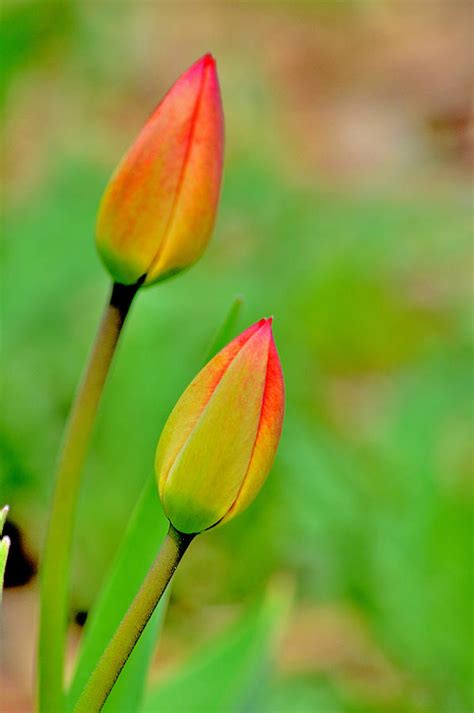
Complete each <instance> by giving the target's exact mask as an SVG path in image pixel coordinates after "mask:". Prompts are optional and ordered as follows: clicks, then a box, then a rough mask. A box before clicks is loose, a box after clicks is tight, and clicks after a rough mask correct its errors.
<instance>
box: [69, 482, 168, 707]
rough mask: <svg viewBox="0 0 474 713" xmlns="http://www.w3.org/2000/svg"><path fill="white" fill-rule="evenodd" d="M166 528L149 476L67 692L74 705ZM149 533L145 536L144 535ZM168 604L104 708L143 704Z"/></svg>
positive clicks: (160, 609)
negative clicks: (148, 672)
mask: <svg viewBox="0 0 474 713" xmlns="http://www.w3.org/2000/svg"><path fill="white" fill-rule="evenodd" d="M166 527H167V521H166V519H165V517H164V515H163V513H162V510H161V506H160V503H159V499H158V492H157V488H156V484H155V480H154V478H152V477H150V478H149V480H148V481H147V483H146V485H145V487H144V489H143V492H142V495H141V497H140V500H139V502H138V504H137V506H136V508H135V511H134V514H133V515H132V519H131V521H130V524H129V526H128V529H127V532H126V534H125V536H124V539H123V542H122V545H121V547H120V550H119V552H118V555H117V558H116V560H115V563H114V564H113V565H112V569H111V572H110V575H109V577H108V579H107V581H106V583H105V586H104V588H103V590H102V592H101V594H100V596H99V599H98V600H97V602H96V604H95V606H94V607H93V609H92V611H91V613H90V617H89V619H88V621H87V624H86V627H85V632H84V638H83V642H82V646H81V650H80V653H79V659H78V662H77V667H76V671H75V674H74V678H73V680H72V683H71V687H70V690H69V694H68V704H69V705H70V707H73V706H74V704H75V702H76V701H77V699H78V697H79V695H80V693H81V691H82V689H83V687H84V685H85V684H86V682H87V680H88V678H89V676H90V674H91V673H92V671H93V669H94V667H95V665H96V663H97V660H98V659H99V658H100V656H101V654H102V653H103V651H104V649H105V648H106V646H107V644H108V642H109V640H110V638H111V637H112V635H113V633H114V632H115V630H116V628H117V626H118V625H119V623H120V621H121V619H122V617H123V615H124V614H125V612H126V611H127V609H128V607H129V605H130V603H131V601H132V599H133V597H134V596H135V594H136V592H137V591H138V589H139V587H140V585H141V583H142V581H143V579H144V577H145V575H146V573H147V572H148V570H149V568H150V566H151V564H152V562H153V560H154V558H155V555H156V552H157V550H158V547H159V545H160V542H161V540H162V539H163V537H164V536H165V533H166ZM144 533H146V537H144V536H143V534H144ZM165 608H166V600H165V599H163V600H162V601H161V602H160V604H159V605H158V607H157V609H156V611H155V613H154V614H153V616H152V618H151V619H150V621H149V623H148V625H147V626H146V628H145V631H144V632H143V634H142V636H141V638H140V641H139V643H138V644H137V646H136V647H135V650H134V652H133V654H132V655H131V656H130V659H129V660H128V662H127V663H126V665H125V667H124V669H123V671H122V673H121V675H120V677H119V679H118V681H117V684H116V685H115V687H114V690H113V692H112V694H111V695H110V698H109V700H108V702H107V704H106V706H105V708H104V710H106V711H108V712H109V713H110V712H111V711H127V713H130V712H131V711H133V710H136V708H137V706H138V705H139V704H140V697H141V695H142V691H143V687H144V684H145V678H146V673H147V669H148V664H149V661H150V658H151V655H152V651H153V645H154V643H155V640H156V635H157V631H158V628H159V624H160V621H161V619H162V616H163V612H164V610H165Z"/></svg>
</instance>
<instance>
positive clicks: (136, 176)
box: [96, 54, 224, 285]
mask: <svg viewBox="0 0 474 713" xmlns="http://www.w3.org/2000/svg"><path fill="white" fill-rule="evenodd" d="M223 145H224V120H223V114H222V103H221V96H220V90H219V82H218V79H217V72H216V66H215V62H214V59H213V58H212V56H211V55H209V54H207V55H205V56H204V57H202V58H201V59H200V60H198V61H197V62H196V63H195V64H193V65H192V67H190V69H188V71H187V72H185V73H184V74H183V75H182V76H181V77H180V78H179V79H178V81H177V82H176V83H175V84H174V85H173V86H172V87H171V89H170V90H169V91H168V93H167V94H166V96H165V97H164V99H163V100H162V101H161V103H160V104H159V105H158V106H157V108H156V109H155V111H154V112H153V114H152V115H151V117H150V118H149V119H148V121H147V123H146V124H145V126H144V127H143V129H142V131H141V132H140V134H139V135H138V138H137V139H136V141H135V143H134V144H133V145H132V146H131V148H130V149H129V151H128V153H127V154H126V155H125V157H124V158H123V159H122V161H121V163H120V164H119V166H118V168H117V170H116V171H115V173H114V175H113V176H112V178H111V180H110V182H109V184H108V186H107V188H106V190H105V193H104V196H103V198H102V202H101V205H100V208H99V215H98V220H97V231H96V235H97V248H98V251H99V253H100V255H101V257H102V259H103V261H104V262H105V265H106V266H107V268H108V270H109V271H110V273H111V274H112V277H113V278H114V280H115V281H116V282H121V283H123V284H125V285H128V284H133V283H135V282H137V281H138V280H139V279H142V280H143V281H144V283H145V284H151V283H153V282H157V281H158V280H162V279H164V278H165V277H168V276H169V275H171V274H174V273H176V272H179V271H180V270H182V269H184V268H186V267H188V266H189V265H191V264H192V263H194V262H195V261H196V260H197V259H198V258H199V257H200V256H201V255H202V253H203V252H204V250H205V247H206V245H207V243H208V241H209V238H210V236H211V233H212V229H213V225H214V220H215V216H216V210H217V203H218V199H219V191H220V185H221V177H222V157H223Z"/></svg>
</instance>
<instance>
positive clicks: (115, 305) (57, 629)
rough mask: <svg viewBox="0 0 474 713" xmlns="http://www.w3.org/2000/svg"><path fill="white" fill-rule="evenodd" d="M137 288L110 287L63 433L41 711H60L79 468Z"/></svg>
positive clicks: (41, 656)
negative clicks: (107, 299)
mask: <svg viewBox="0 0 474 713" xmlns="http://www.w3.org/2000/svg"><path fill="white" fill-rule="evenodd" d="M139 286H140V283H137V284H135V285H129V286H126V285H120V284H117V283H115V284H114V285H113V287H112V293H111V296H110V300H109V301H108V303H107V306H106V309H105V312H104V315H103V317H102V321H101V323H100V326H99V330H98V332H97V336H96V340H95V343H94V346H93V348H92V351H91V354H90V357H89V361H88V364H87V366H86V369H85V372H84V375H83V378H82V381H81V383H80V385H79V388H78V390H77V393H76V398H75V400H74V403H73V406H72V408H71V412H70V415H69V420H68V423H67V425H66V429H65V433H64V437H63V443H62V448H61V451H60V455H59V460H58V464H57V469H56V480H55V482H56V485H55V490H54V495H53V501H52V507H51V512H50V518H49V523H48V528H47V532H46V541H45V546H44V551H43V558H42V563H41V570H42V576H41V593H40V627H39V651H38V707H39V711H40V712H42V713H59V712H60V711H62V710H63V696H64V691H63V671H64V654H65V645H66V632H67V618H68V592H69V562H70V557H71V545H72V538H73V531H74V521H75V512H76V508H77V500H78V494H79V486H80V476H81V470H82V466H83V463H84V460H85V457H86V453H87V447H88V443H89V440H90V436H91V432H92V427H93V425H94V420H95V417H96V413H97V408H98V406H99V401H100V397H101V394H102V391H103V388H104V383H105V380H106V378H107V374H108V372H109V368H110V365H111V362H112V358H113V355H114V352H115V348H116V346H117V342H118V339H119V336H120V332H121V330H122V327H123V324H124V322H125V318H126V316H127V314H128V311H129V309H130V305H131V303H132V300H133V298H134V296H135V294H136V292H137V290H138V288H139Z"/></svg>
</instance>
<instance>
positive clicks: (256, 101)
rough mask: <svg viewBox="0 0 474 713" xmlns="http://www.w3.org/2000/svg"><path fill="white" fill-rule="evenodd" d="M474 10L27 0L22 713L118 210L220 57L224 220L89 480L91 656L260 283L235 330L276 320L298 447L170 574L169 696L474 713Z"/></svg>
mask: <svg viewBox="0 0 474 713" xmlns="http://www.w3.org/2000/svg"><path fill="white" fill-rule="evenodd" d="M472 7H473V6H472V4H471V3H470V2H463V0H454V1H453V0H444V1H443V0H432V1H429V0H411V1H409V0H402V1H398V0H394V1H392V2H390V1H389V0H347V1H341V0H339V1H338V0H332V1H331V0H327V1H326V2H310V1H309V0H308V1H307V2H261V3H253V2H241V3H237V2H235V3H232V2H212V3H206V2H191V0H190V1H189V2H183V1H182V0H181V1H180V2H159V1H156V2H144V1H141V2H114V1H113V0H109V1H105V0H104V1H102V2H77V3H76V2H67V3H66V2H54V3H50V2H41V3H39V2H38V3H30V2H4V3H3V8H2V24H1V29H0V36H1V40H2V43H3V50H2V57H1V64H2V83H1V94H0V99H1V114H2V116H1V119H2V124H3V137H2V148H1V159H2V161H1V163H2V169H3V186H4V191H3V201H2V228H3V231H2V232H3V238H4V243H3V245H4V247H3V251H2V259H3V267H2V312H1V332H2V354H1V358H2V380H3V387H2V388H3V391H2V406H1V430H0V438H1V469H2V470H1V491H0V492H1V497H0V499H1V500H2V501H4V502H8V503H9V504H10V506H11V518H10V521H11V524H10V526H9V532H10V535H11V536H12V537H13V540H14V546H13V550H12V557H11V561H10V566H9V570H8V572H7V584H8V585H9V587H8V589H7V590H6V593H5V599H4V618H3V622H2V637H3V640H4V641H3V643H4V644H5V646H4V649H3V650H4V654H3V659H2V670H3V674H2V686H3V690H4V694H3V698H2V702H0V709H1V711H2V713H7V712H8V713H12V712H13V711H14V712H15V713H20V712H21V713H23V712H26V711H29V710H30V709H31V690H32V683H31V681H32V673H31V667H32V659H33V653H32V652H33V646H34V635H35V631H34V630H35V622H36V592H37V576H36V575H35V572H36V571H37V569H38V564H39V561H40V551H41V541H42V537H43V533H44V529H45V521H46V516H47V507H48V501H49V497H50V493H51V486H52V471H53V466H54V460H55V453H56V450H57V447H58V443H59V440H60V436H61V431H62V428H63V424H64V421H65V418H66V415H67V412H68V409H69V405H70V403H71V399H72V395H73V393H74V388H75V385H76V383H77V380H78V377H79V374H80V371H81V368H82V364H83V362H84V359H85V356H86V354H87V351H88V347H89V344H90V341H91V339H92V336H93V334H94V331H95V329H96V325H97V322H98V319H99V315H100V312H101V310H102V306H103V303H104V302H105V299H106V296H107V293H108V289H109V287H108V277H107V275H106V273H105V271H104V269H103V267H102V265H101V264H100V262H99V259H98V257H97V255H96V253H95V248H94V242H93V234H94V222H95V215H96V210H97V205H98V201H99V199H100V196H101V193H102V191H103V189H104V186H105V184H106V181H107V179H108V177H109V175H110V173H111V171H112V169H113V168H114V166H115V164H116V163H117V161H118V159H119V157H120V156H121V155H122V153H123V152H124V150H125V149H126V147H127V146H128V145H129V144H130V142H131V141H132V140H133V138H134V136H135V135H136V133H137V132H138V130H139V128H140V127H141V125H142V123H143V122H144V120H145V119H146V117H147V116H148V114H149V113H150V111H151V110H152V108H153V106H154V105H155V104H156V102H157V101H158V99H159V98H160V97H161V95H162V94H163V92H164V91H165V90H166V89H167V88H168V86H169V85H170V84H171V83H172V82H173V81H174V80H175V79H176V77H177V76H178V75H179V74H180V73H181V72H182V71H184V70H185V69H186V68H187V67H188V65H190V64H191V63H192V62H193V61H194V60H195V59H196V58H197V57H199V56H200V55H201V54H203V53H204V52H207V51H212V52H213V54H214V55H215V57H216V58H217V61H218V69H219V73H220V79H221V84H222V93H223V99H224V105H225V114H226V130H227V144H226V164H225V182H224V188H223V194H222V201H221V207H220V212H219V219H218V223H217V226H216V231H215V236H214V239H213V241H212V243H211V245H210V247H209V249H208V251H207V253H206V254H205V256H204V258H203V259H202V260H201V261H200V262H199V264H198V265H196V266H195V267H193V268H192V270H190V271H189V272H187V273H186V274H184V275H181V276H179V277H177V278H176V279H173V280H170V281H169V282H167V283H165V284H163V285H161V286H157V287H154V288H151V289H149V290H144V291H143V292H142V293H141V294H140V295H139V298H138V299H137V301H136V304H135V305H134V308H133V313H132V315H131V318H130V321H129V323H128V325H127V327H126V332H125V335H124V339H123V342H122V343H121V346H120V349H119V353H118V355H117V359H116V362H115V364H114V369H113V373H112V375H111V378H110V381H109V383H108V387H107V389H106V393H105V397H104V400H103V404H102V409H101V412H100V417H99V419H98V422H97V426H96V429H95V434H94V440H93V444H92V448H91V451H90V455H89V458H88V463H87V468H86V472H85V478H84V486H83V490H82V501H81V509H80V515H79V519H78V526H77V536H76V546H75V565H74V573H73V593H72V602H71V652H73V651H74V642H75V641H77V639H78V638H79V636H80V631H81V624H82V623H83V621H84V619H85V618H86V614H87V611H88V610H89V608H90V607H91V604H92V603H93V601H94V598H95V596H96V595H97V592H98V591H99V588H100V586H101V583H102V581H103V578H104V576H105V574H106V572H107V569H108V567H109V565H110V562H111V561H112V558H113V556H114V553H115V551H116V548H117V546H118V543H119V542H120V539H121V537H122V535H123V533H124V528H125V524H126V522H127V520H128V517H129V515H130V512H131V509H132V507H133V505H134V503H135V501H136V499H137V496H138V493H139V492H140V489H141V487H142V485H143V482H144V481H145V478H146V477H147V476H148V475H149V473H150V471H151V469H152V467H153V456H154V450H155V444H156V440H157V438H158V436H159V433H160V430H161V428H162V425H163V423H164V420H165V419H166V417H167V415H168V413H169V412H170V410H171V408H172V406H173V405H174V403H175V401H176V399H177V397H178V396H179V394H180V393H181V391H182V390H183V388H184V387H185V386H186V385H187V383H188V382H189V380H190V379H191V378H192V376H193V375H194V374H195V372H196V371H197V369H198V368H199V367H200V365H201V364H202V361H203V359H204V358H205V355H206V350H207V348H208V346H209V344H210V342H211V341H212V337H213V335H214V333H215V331H216V329H217V328H218V326H219V324H220V323H221V322H222V320H223V319H224V317H225V314H226V312H227V310H228V308H229V305H230V304H231V302H232V300H233V298H234V297H235V295H236V294H241V295H243V298H244V306H243V309H242V312H241V316H240V322H239V325H238V329H239V331H240V329H243V328H244V327H245V326H247V325H248V324H250V323H251V322H252V321H254V320H256V319H258V318H260V317H261V316H264V315H268V314H273V315H274V316H275V322H274V327H275V336H276V340H277V344H278V347H279V351H280V355H281V359H282V362H283V367H284V372H285V377H286V384H287V414H286V421H285V427H284V433H283V437H282V441H281V446H280V450H279V453H278V457H277V460H276V463H275V466H274V468H273V471H272V474H271V476H270V478H269V480H268V482H267V484H266V486H265V488H264V490H263V491H262V493H261V495H260V496H259V498H258V499H257V501H256V502H255V503H254V505H253V506H252V507H251V508H249V510H248V511H247V512H246V513H245V514H244V515H242V516H241V517H240V518H239V519H237V520H235V521H233V522H232V523H231V524H229V525H228V526H226V527H225V528H222V529H221V530H217V531H215V532H210V533H209V534H206V535H205V536H202V537H201V538H199V539H198V540H197V541H196V542H195V544H194V545H193V548H192V552H191V553H190V554H189V556H188V557H187V559H186V560H185V561H184V562H183V565H182V568H181V571H179V572H178V574H177V576H176V580H175V584H174V587H173V592H172V597H171V601H170V606H169V611H168V616H167V619H166V622H165V625H164V630H163V632H162V635H161V638H160V642H159V645H158V647H157V651H156V655H155V659H154V664H153V668H152V672H151V679H152V685H158V686H161V688H158V689H157V690H158V691H161V693H158V694H157V695H158V698H157V700H158V701H159V708H158V707H157V708H156V710H160V711H166V712H167V713H204V711H206V713H207V711H214V710H216V711H221V712H222V713H229V712H231V711H232V712H233V711H244V710H245V711H255V713H310V712H313V711H320V712H321V713H339V712H341V711H343V712H346V711H347V712H350V713H352V712H356V711H357V712H358V713H370V712H371V711H373V712H374V713H375V712H377V713H382V712H384V711H387V712H390V713H410V711H422V712H427V713H428V712H429V713H432V712H435V711H436V712H439V713H462V712H464V711H466V712H467V711H469V710H472V705H473V703H472V695H471V682H472V656H471V646H472V634H473V629H472V624H473V611H472V602H473V601H474V597H473V588H472V519H471V517H472V480H471V469H472V401H471V399H472V385H473V384H472V360H471V359H472V352H471V351H470V346H469V345H470V329H471V325H472V294H471V283H470V280H471V277H470V271H471V268H472V257H473V256H472V248H471V245H470V239H471V236H470V232H471V230H472V207H471V202H470V201H471V188H472V184H471V174H470V169H471V168H472V162H471V159H472V153H471V149H472V127H471V124H470V91H471V88H472V87H471V81H472V55H471V43H472V37H471V35H470V33H471V32H472V29H471V21H472ZM146 537H147V532H143V538H146ZM72 655H73V653H72V654H71V656H72ZM219 681H222V682H225V686H224V688H225V695H224V696H223V697H222V698H219V700H218V701H217V699H216V698H215V697H213V696H212V691H213V687H214V686H215V685H216V682H219ZM184 693H185V694H186V696H187V697H186V698H185V699H184V701H185V702H183V699H182V698H181V699H180V698H179V695H181V696H182V695H183V694H184ZM178 694H179V695H178ZM159 696H161V698H160V697H159ZM177 696H178V697H177ZM206 696H207V698H206ZM179 701H181V703H179ZM157 705H158V704H157Z"/></svg>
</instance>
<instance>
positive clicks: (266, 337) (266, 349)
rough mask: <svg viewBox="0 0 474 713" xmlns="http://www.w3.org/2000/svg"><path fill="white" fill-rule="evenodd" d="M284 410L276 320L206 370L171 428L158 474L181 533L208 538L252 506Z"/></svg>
mask: <svg viewBox="0 0 474 713" xmlns="http://www.w3.org/2000/svg"><path fill="white" fill-rule="evenodd" d="M283 410H284V384H283V375H282V371H281V365H280V360H279V358H278V353H277V350H276V347H275V342H274V341H273V335H272V327H271V319H262V320H260V322H257V323H256V324H254V325H253V326H251V327H249V328H248V329H247V330H245V332H243V333H242V334H241V335H240V336H238V337H237V338H236V339H234V340H233V341H232V342H230V344H228V345H227V346H226V347H224V349H222V351H220V352H219V353H218V354H217V355H216V356H215V357H214V358H213V359H212V360H211V361H210V362H209V363H208V364H207V365H206V366H205V367H204V368H203V369H202V371H200V372H199V374H198V375H197V376H196V378H195V379H194V381H192V382H191V384H190V385H189V386H188V388H187V389H186V391H185V392H184V393H183V395H182V396H181V398H180V399H179V401H178V403H177V404H176V406H175V407H174V409H173V411H172V413H171V415H170V417H169V419H168V421H167V423H166V425H165V427H164V429H163V432H162V434H161V438H160V441H159V443H158V449H157V452H156V461H155V469H156V475H157V479H158V487H159V491H160V498H161V501H162V503H163V508H164V510H165V513H166V516H167V517H168V519H169V520H170V522H171V523H172V525H173V526H174V527H175V528H176V529H177V530H179V531H181V532H184V533H189V534H193V533H198V532H202V531H203V530H207V529H209V528H210V527H214V526H215V525H217V524H218V523H222V522H226V521H227V520H230V518H232V517H234V515H237V513H239V512H240V511H241V510H243V509H244V508H245V507H247V505H248V504H249V503H250V502H251V501H252V500H253V499H254V497H255V496H256V495H257V493H258V491H259V490H260V488H261V486H262V485H263V482H264V480H265V478H266V476H267V474H268V471H269V470H270V467H271V465H272V463H273V459H274V457H275V452H276V449H277V446H278V441H279V438H280V433H281V427H282V422H283Z"/></svg>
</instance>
